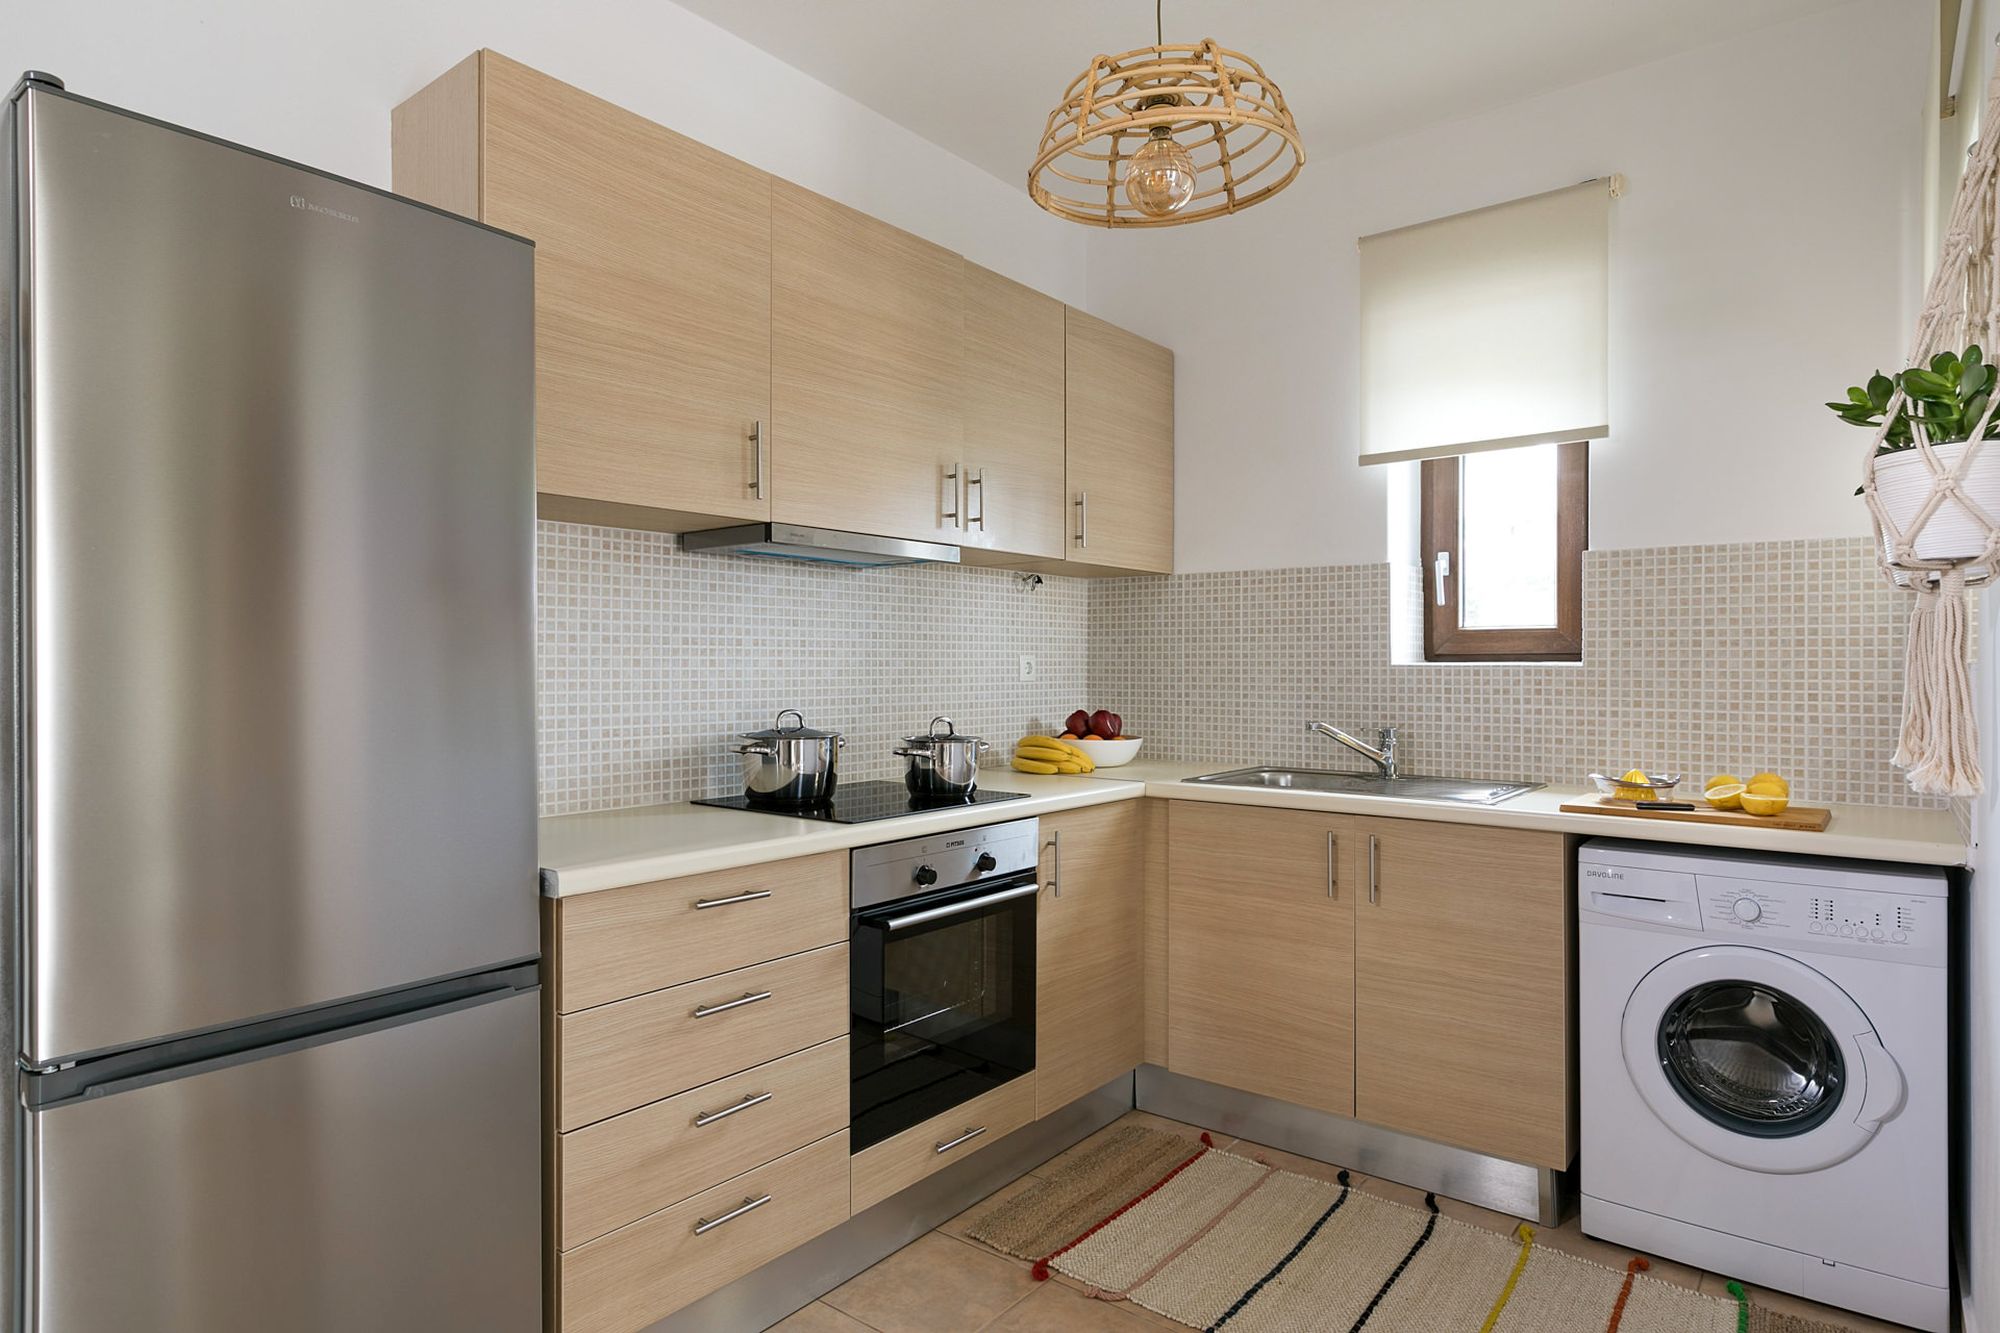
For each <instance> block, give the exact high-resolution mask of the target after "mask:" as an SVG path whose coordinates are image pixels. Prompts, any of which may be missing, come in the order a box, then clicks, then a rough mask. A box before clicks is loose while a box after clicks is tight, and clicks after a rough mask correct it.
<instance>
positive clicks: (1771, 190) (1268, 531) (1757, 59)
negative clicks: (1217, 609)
mask: <svg viewBox="0 0 2000 1333" xmlns="http://www.w3.org/2000/svg"><path fill="white" fill-rule="evenodd" d="M1912 8H1913V6H1911V5H1910V4H1909V3H1908V0H1859V2H1858V3H1855V4H1852V5H1848V6H1845V7H1842V8H1840V9H1837V10H1832V11H1828V12H1826V13H1823V14H1820V15H1817V16H1815V17H1812V18H1809V19H1806V20H1803V21H1799V22H1795V23H1790V24H1785V25H1781V26H1777V27H1771V28H1766V29H1763V30H1761V31H1759V32H1755V33H1752V34H1750V35H1749V36H1747V37H1744V38H1739V39H1736V40H1733V41H1731V42H1729V43H1727V44H1725V45H1720V46H1714V47H1708V48H1704V49H1701V50H1697V51H1694V52H1690V53H1687V54H1685V55H1680V56H1675V57H1673V58H1670V59H1666V60H1662V61H1659V62H1657V63H1654V64H1651V65H1646V66H1642V67H1639V68H1636V69H1632V70H1627V71H1624V72H1621V73H1618V74H1614V75H1609V76H1606V77H1604V78H1601V79H1598V80H1595V81H1593V82H1590V83H1585V84H1581V85H1579V86H1576V87H1572V88H1567V89H1563V90H1560V91H1557V92H1552V93H1549V94H1546V95H1543V96H1541V97H1537V98H1535V99H1533V100H1531V101H1527V102H1522V103H1519V104H1516V105H1513V106H1509V107H1505V108H1502V109H1500V110H1498V111H1494V112H1491V113H1488V114H1484V115H1481V116H1478V117H1475V118H1472V119H1468V120H1463V121H1459V122H1457V123H1454V124H1451V125H1447V126H1443V127H1440V128H1437V129H1433V130H1426V131H1423V132H1421V133H1417V134H1413V135H1411V136H1409V137H1407V138H1403V139H1399V140H1395V141H1393V142H1388V143H1380V144H1374V145H1370V146H1367V147H1365V148H1362V149H1358V150H1356V151H1353V152H1348V153H1344V154H1340V155H1336V156H1325V157H1314V158H1309V159H1308V161H1307V163H1306V167H1305V170H1304V171H1303V172H1302V173H1301V175H1300V177H1299V179H1298V180H1297V181H1296V182H1295V183H1294V184H1293V185H1292V186H1291V188H1290V189H1289V190H1288V191H1287V192H1286V193H1284V194H1282V195H1279V196H1278V197H1277V198H1275V199H1273V200H1271V201H1269V202H1267V203H1265V204H1262V205H1259V206H1258V207H1256V208H1254V209H1251V210H1250V211H1249V212H1247V213H1244V214H1241V215H1239V216H1238V217H1235V218H1230V219H1225V220H1222V221H1219V222H1214V223H1208V224H1204V225H1202V226H1197V227H1176V228H1170V229H1166V230H1163V231H1160V232H1156V233H1131V232H1120V233H1116V234H1111V235H1098V234H1093V236H1092V241H1091V250H1090V262H1089V266H1088V279H1089V302H1088V304H1089V305H1090V307H1091V309H1093V310H1094V311H1096V312H1097V313H1099V314H1101V315H1103V316H1104V317H1105V318H1107V319H1111V320H1115V321H1118V322H1121V323H1125V324H1128V325H1130V326H1132V327H1134V328H1137V329H1138V330H1140V331H1141V332H1145V333H1147V334H1149V335H1150V336H1152V337H1155V338H1157V339H1159V340H1160V341H1162V342H1165V343H1168V344H1169V345H1171V346H1173V347H1174V348H1175V349H1176V351H1177V352H1178V353H1179V368H1178V381H1177V392H1178V395H1179V401H1178V418H1179V420H1178V430H1179V450H1178V464H1179V466H1178V473H1177V478H1176V480H1177V484H1178V486H1179V493H1180V499H1179V504H1178V506H1177V521H1178V523H1179V530H1178V533H1177V539H1176V547H1177V551H1176V563H1177V567H1178V568H1180V569H1183V570H1220V569H1246V568H1271V567H1281V566H1287V565H1316V564H1330V563H1350V562H1366V561H1376V560H1381V559H1384V558H1385V553H1386V551H1387V545H1386V532H1385V508H1386V495H1385V493H1386V486H1387V480H1386V469H1384V468H1380V467H1373V468H1365V469H1364V468H1360V467H1358V466H1357V465H1356V463H1355V456H1356V432H1357V420H1358V414H1357V411H1356V405H1355V395H1354V378H1355V371H1356V356H1357V354H1356V348H1355V275H1356V265H1355V251H1354V241H1355V238H1357V237H1358V236H1362V235H1366V234H1368V233H1371V232H1375V231H1380V230H1383V229H1385V228H1389V227H1396V226H1401V225H1404V224H1406V223H1411V222H1418V221H1422V220H1424V219H1427V218H1433V217H1438V216H1441V215H1444V214H1448V213H1454V212H1458V211H1460V210H1462V209H1467V208H1473V207H1477V206H1479V205H1483V204H1489V203H1493V202H1496V201H1498V200H1503V199H1511V198H1516V197H1519V196H1522V195H1527V194H1532V193H1535V192H1537V191H1541V190H1547V189H1551V188H1554V187H1556V186H1561V185H1566V184H1570V183H1572V182H1575V181H1579V180H1583V179H1586V178H1588V177H1591V176H1597V175H1603V174H1607V173H1609V172H1613V171H1619V172H1623V173H1625V174H1626V176H1627V178H1628V180H1629V189H1628V193H1627V194H1626V196H1625V198H1623V199H1621V200H1619V201H1618V202H1617V203H1615V204H1614V205H1613V207H1612V228H1613V230H1612V253H1613V259H1612V294H1611V301H1612V312H1611V315H1612V320H1611V336H1612V340H1613V341H1612V345H1611V349H1610V353H1611V378H1612V393H1613V407H1612V411H1613V418H1612V420H1613V429H1614V431H1615V434H1614V436H1613V438H1612V439H1611V440H1609V441H1606V442H1604V443H1602V444H1599V445H1593V446H1592V451H1591V483H1592V487H1591V490H1592V494H1591V540H1592V544H1593V545H1594V546H1598V547H1633V546H1653V545H1667V544H1679V543H1697V542H1726V541H1750V540H1773V539H1783V538H1795V537H1827V536H1840V535H1860V534H1862V533H1864V532H1865V531H1866V516H1865V514H1864V512H1863V510H1862V508H1861V506H1860V505H1859V504H1858V503H1857V502H1855V501H1854V499H1853V498H1852V496H1851V494H1850V493H1851V492H1852V491H1853V489H1854V486H1855V484H1856V482H1857V481H1858V479H1859V471H1860V467H1861V455H1862V452H1863V450H1864V448H1865V444H1866V441H1865V439H1863V438H1859V437H1860V434H1861V433H1860V432H1858V431H1855V430H1853V428H1851V427H1847V426H1843V425H1841V424H1840V423H1839V422H1836V421H1834V420H1833V418H1832V416H1831V414H1829V413H1827V412H1826V410H1825V409H1824V408H1823V407H1821V406H1820V403H1821V402H1822V401H1824V400H1825V399H1827V398H1831V397H1836V396H1838V395H1839V394H1840V393H1841V392H1842V391H1844V389H1845V387H1846V386H1847V385H1848V384H1850V383H1854V382H1856V381H1855V377H1856V376H1858V375H1862V374H1865V373H1866V372H1867V371H1870V370H1872V369H1874V368H1875V367H1876V366H1878V365H1887V364H1889V363H1891V362H1896V361H1898V360H1899V359H1900V358H1901V357H1902V355H1903V353H1904V343H1905V342H1906V341H1907V339H1908V336H1909V328H1910V325H1911V317H1912V316H1913V314H1914V311H1915V308H1916V297H1917V294H1918V291H1917V270H1918V264H1919V257H1918V256H1919V250H1920V234H1921V224H1922V202H1921V188H1922V175H1923V144H1924V133H1923V125H1922V118H1921V117H1922V107H1923V102H1924V90H1925V82H1926V78H1927V71H1928V68H1929V66H1928V61H1929V59H1930V33H1929V27H1928V25H1927V23H1925V22H1914V23H1913V22H1912V21H1911V18H1912V14H1911V10H1912ZM1294 77H1297V76H1296V75H1295V76H1294ZM1307 148H1308V151H1310V149H1311V144H1310V142H1308V144H1307Z"/></svg>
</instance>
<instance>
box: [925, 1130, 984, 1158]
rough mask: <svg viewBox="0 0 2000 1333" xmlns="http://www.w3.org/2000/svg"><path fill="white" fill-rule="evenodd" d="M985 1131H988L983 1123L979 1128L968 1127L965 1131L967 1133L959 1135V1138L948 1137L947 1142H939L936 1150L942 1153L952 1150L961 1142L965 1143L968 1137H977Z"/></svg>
mask: <svg viewBox="0 0 2000 1333" xmlns="http://www.w3.org/2000/svg"><path fill="white" fill-rule="evenodd" d="M985 1132H986V1126H984V1125H981V1126H980V1127H979V1128H978V1129H968V1130H966V1131H965V1133H963V1134H961V1135H959V1136H958V1137H957V1138H955V1139H948V1140H946V1141H945V1142H943V1143H940V1144H938V1145H937V1148H936V1151H938V1152H941V1153H944V1152H950V1151H951V1150H952V1149H953V1148H956V1147H957V1146H958V1145H959V1144H961V1143H964V1142H965V1141H966V1140H967V1139H976V1138H978V1137H979V1136H980V1135H981V1134H984V1133H985Z"/></svg>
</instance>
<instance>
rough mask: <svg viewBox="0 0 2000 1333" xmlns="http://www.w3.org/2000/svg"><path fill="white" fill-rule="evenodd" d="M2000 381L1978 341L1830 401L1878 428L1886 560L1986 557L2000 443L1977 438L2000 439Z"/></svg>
mask: <svg viewBox="0 0 2000 1333" xmlns="http://www.w3.org/2000/svg"><path fill="white" fill-rule="evenodd" d="M1996 378H2000V376H1996V372H1995V368H1994V366H1993V365H1992V363H1990V362H1988V361H1987V360H1986V359H1985V358H1984V356H1983V354H1982V353H1981V352H1980V349H1979V347H1978V346H1977V345H1976V344H1975V345H1973V346H1971V347H1968V348H1966V349H1965V351H1964V352H1963V353H1962V354H1960V353H1954V352H1939V353H1938V354H1937V355H1936V356H1934V357H1932V358H1931V359H1930V363H1929V364H1928V365H1926V366H1913V367H1911V368H1910V369H1908V370H1905V371H1903V372H1902V373H1900V374H1898V375H1896V376H1895V377H1894V378H1893V379H1892V378H1891V377H1889V376H1887V375H1884V374H1882V373H1881V372H1880V371H1877V372H1876V373H1875V374H1874V375H1872V376H1871V377H1870V378H1869V380H1868V383H1867V384H1866V385H1856V386H1854V387H1852V388H1850V389H1849V390H1848V391H1847V400H1846V401H1845V402H1835V403H1828V404H1827V406H1828V407H1830V408H1832V409H1833V411H1834V413H1835V414H1836V415H1837V416H1839V417H1840V419H1841V420H1842V421H1845V422H1847V423H1848V424H1849V425H1853V426H1863V427H1866V428H1867V429H1869V430H1872V431H1874V432H1876V437H1877V438H1876V446H1875V454H1874V457H1873V458H1872V459H1870V460H1869V461H1870V469H1871V476H1872V479H1873V482H1874V489H1875V499H1876V502H1877V504H1879V505H1880V507H1881V512H1882V517H1883V518H1884V519H1885V520H1886V522H1885V523H1884V524H1883V525H1882V555H1883V559H1884V561H1885V563H1889V564H1892V565H1893V564H1898V563H1901V562H1903V561H1907V560H1909V559H1910V558H1911V557H1914V558H1915V559H1916V560H1919V561H1924V562H1931V561H1937V562H1953V561H1962V560H1971V559H1974V558H1976V557H1979V556H1982V555H1984V554H1985V553H1986V547H1987V541H1988V536H1989V533H1990V531H1991V525H1992V523H1993V522H1996V521H2000V446H1993V447H1988V446H1985V445H1983V444H1981V445H1980V446H1979V447H1976V448H1975V445H1974V436H1975V435H1977V437H1978V440H1980V441H1985V440H1995V439H2000V413H1996V412H1995V411H1994V410H1993V409H1994V406H1995V403H1994V389H1995V381H1996ZM1925 446H1928V447H1925ZM1968 454H1969V455H1970V457H1968ZM1866 489H1867V488H1866V487H1865V486H1864V487H1863V488H1862V490H1866ZM1861 493H1862V491H1861V490H1857V491H1856V492H1855V494H1857V495H1859V494H1861ZM1967 502H1970V506H1969V507H1968V503H1967ZM1899 547H1902V548H1904V549H1901V550H1899V549H1898V548H1899ZM1898 582H1906V580H1904V579H1902V578H1899V579H1898Z"/></svg>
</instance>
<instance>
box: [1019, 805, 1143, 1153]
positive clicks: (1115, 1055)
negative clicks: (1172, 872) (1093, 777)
mask: <svg viewBox="0 0 2000 1333" xmlns="http://www.w3.org/2000/svg"><path fill="white" fill-rule="evenodd" d="M1141 805H1142V803H1141V802H1139V801H1121V802H1119V803H1118V804H1116V805H1100V806H1091V807H1089V808H1086V809H1083V810H1071V811H1067V812H1065V813H1062V814H1055V815H1044V816H1042V844H1043V846H1042V883H1043V888H1042V895H1041V901H1040V903H1039V904H1037V906H1036V909H1035V951H1036V982H1035V1102H1036V1108H1035V1113H1036V1115H1038V1116H1043V1115H1047V1114H1048V1113H1049V1112H1051V1111H1054V1110H1057V1109H1058V1108H1060V1107H1063V1106H1067V1105H1068V1104H1069V1103H1070V1102H1073V1101H1075V1100H1076V1099H1077V1098H1078V1097H1081V1096H1083V1095H1084V1094H1085V1093H1087V1092H1090V1091H1093V1090H1094V1089H1096V1088H1099V1087H1102V1086H1103V1085H1104V1084H1105V1083H1106V1082H1107V1081H1109V1080H1111V1079H1114V1078H1116V1077H1118V1075H1120V1074H1122V1073H1124V1072H1126V1071H1127V1070H1129V1069H1133V1068H1136V1067H1137V1066H1138V1064H1139V1062H1140V1060H1141V1058H1142V1055H1143V1050H1142V1048H1143V1046H1144V1039H1145V1028H1144V1002H1143V996H1142V990H1143V986H1144V972H1143V968H1142V966H1141V962H1140V951H1141V945H1142V939H1143V933H1144V922H1143V917H1144V912H1145V896H1144V895H1145V873H1146V864H1145V857H1146V848H1145V841H1144V836H1143V835H1144V828H1145V814H1144V811H1143V810H1142V809H1141Z"/></svg>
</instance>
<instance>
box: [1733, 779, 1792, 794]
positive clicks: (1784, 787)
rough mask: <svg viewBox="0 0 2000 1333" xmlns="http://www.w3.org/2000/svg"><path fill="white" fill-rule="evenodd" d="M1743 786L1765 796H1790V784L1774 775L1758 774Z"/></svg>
mask: <svg viewBox="0 0 2000 1333" xmlns="http://www.w3.org/2000/svg"><path fill="white" fill-rule="evenodd" d="M1743 785H1744V786H1746V787H1748V788H1749V789H1750V790H1751V791H1754V792H1762V793H1764V794H1765V795H1766V796H1790V795H1791V794H1792V784H1791V783H1789V782H1787V781H1785V780H1784V779H1783V778H1781V777H1779V776H1778V775H1777V774H1776V773H1759V774H1757V775H1756V776H1755V777H1753V778H1751V779H1750V781H1748V782H1746V783H1744V784H1743Z"/></svg>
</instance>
